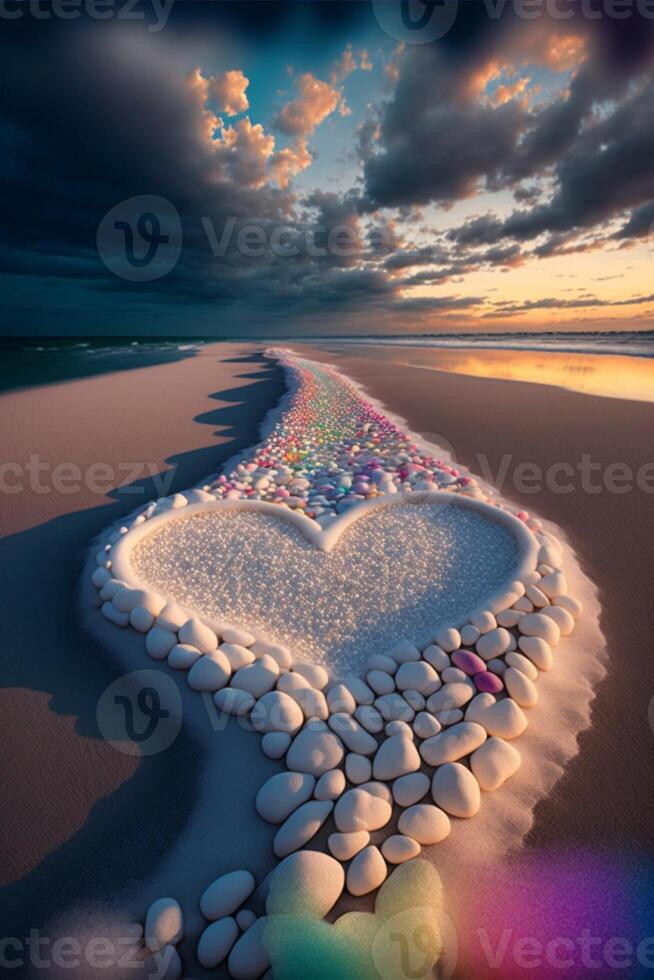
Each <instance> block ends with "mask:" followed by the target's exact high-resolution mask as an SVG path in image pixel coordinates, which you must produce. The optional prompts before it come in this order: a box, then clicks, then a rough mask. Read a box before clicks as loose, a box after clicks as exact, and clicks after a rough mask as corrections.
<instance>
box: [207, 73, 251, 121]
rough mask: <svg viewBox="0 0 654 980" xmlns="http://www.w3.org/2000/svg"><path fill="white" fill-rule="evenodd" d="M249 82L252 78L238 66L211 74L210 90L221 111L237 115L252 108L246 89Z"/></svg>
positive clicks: (229, 114)
mask: <svg viewBox="0 0 654 980" xmlns="http://www.w3.org/2000/svg"><path fill="white" fill-rule="evenodd" d="M249 84H250V80H249V79H248V78H246V77H245V75H244V74H243V72H242V71H241V69H240V68H237V69H234V70H232V71H226V72H223V73H222V74H221V75H211V76H210V78H209V91H210V93H211V96H212V98H213V99H215V101H216V102H217V104H218V107H219V109H220V111H221V112H224V113H225V114H226V115H228V116H237V115H238V114H239V113H241V112H247V110H248V109H249V108H250V103H249V102H248V97H247V95H246V91H245V90H246V89H247V87H248V85H249Z"/></svg>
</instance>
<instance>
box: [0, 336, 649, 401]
mask: <svg viewBox="0 0 654 980" xmlns="http://www.w3.org/2000/svg"><path fill="white" fill-rule="evenodd" d="M227 339H229V340H239V339H241V340H247V341H251V342H261V343H265V344H277V345H279V344H280V343H282V344H283V342H284V341H285V340H287V341H295V342H297V341H302V342H304V343H316V344H321V345H325V344H329V345H334V344H339V345H341V344H344V345H345V344H347V345H350V344H362V343H365V344H373V345H376V346H377V345H378V346H380V347H381V346H396V347H403V348H415V347H433V348H442V349H453V350H454V349H458V348H468V349H470V348H475V349H478V350H518V351H553V352H561V353H562V352H568V353H578V354H613V355H615V354H620V355H623V356H630V357H648V358H649V357H654V331H646V332H638V331H624V332H611V333H509V334H490V333H474V334H473V333H468V334H425V335H420V336H418V335H411V336H406V335H403V336H400V335H396V336H392V335H385V336H375V335H366V336H363V335H359V336H342V337H338V336H333V335H332V336H321V337H316V336H311V337H301V336H294V337H286V338H284V337H279V336H277V337H272V336H268V337H265V336H262V337H241V338H238V337H230V338H221V337H148V338H143V339H136V340H135V339H133V338H131V337H103V338H98V337H47V338H44V337H10V338H0V392H2V391H9V390H11V389H14V388H26V387H33V386H36V385H44V384H56V383H58V382H61V381H67V380H70V379H73V378H85V377H90V376H93V375H96V374H105V373H107V372H109V371H124V370H129V369H130V368H139V367H148V366H149V365H151V364H163V363H166V362H168V361H176V360H182V359H183V358H187V357H194V356H195V354H196V353H197V352H198V351H199V350H200V348H201V347H202V346H203V345H204V344H207V343H216V342H219V341H220V340H227Z"/></svg>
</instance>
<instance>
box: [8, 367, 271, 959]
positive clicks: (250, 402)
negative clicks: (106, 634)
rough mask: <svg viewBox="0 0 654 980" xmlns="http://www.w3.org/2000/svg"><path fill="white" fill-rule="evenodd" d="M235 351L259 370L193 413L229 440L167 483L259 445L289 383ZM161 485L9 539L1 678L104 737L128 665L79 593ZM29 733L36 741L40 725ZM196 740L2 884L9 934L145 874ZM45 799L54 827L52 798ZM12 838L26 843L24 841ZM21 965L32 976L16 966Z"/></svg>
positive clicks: (142, 769)
mask: <svg viewBox="0 0 654 980" xmlns="http://www.w3.org/2000/svg"><path fill="white" fill-rule="evenodd" d="M231 362H232V363H242V364H243V365H244V366H247V365H248V364H251V365H253V366H255V365H256V370H254V371H253V372H251V373H245V374H241V375H238V376H237V377H238V378H239V379H242V380H243V381H244V382H245V383H243V384H241V385H238V386H237V387H234V388H230V389H228V390H225V391H216V392H214V393H213V394H211V395H210V396H209V397H210V398H212V399H215V400H216V401H219V402H229V403H230V404H228V405H227V406H225V405H221V406H220V407H216V408H215V409H213V410H211V411H209V412H204V413H202V414H200V415H198V416H196V417H195V418H194V421H195V422H197V423H198V424H200V425H206V426H210V427H213V428H217V429H219V431H216V432H214V433H213V434H214V435H220V436H221V438H222V439H223V440H225V441H223V442H222V443H220V444H210V445H208V446H206V447H204V448H200V449H195V450H193V451H190V452H186V453H180V454H177V455H173V456H170V457H168V458H167V459H166V463H167V464H168V465H169V466H170V467H171V469H172V479H171V482H170V485H169V487H168V489H167V492H169V493H172V492H175V491H179V490H183V489H184V488H187V487H189V486H191V485H193V484H194V483H198V482H199V481H200V480H202V478H203V477H205V476H207V475H208V474H210V473H218V472H219V471H220V470H221V468H222V467H223V465H224V463H225V462H226V461H227V459H229V458H230V457H231V456H233V455H234V454H235V453H237V452H239V451H241V450H243V449H245V448H247V447H248V446H251V445H253V444H255V443H256V442H257V441H258V439H259V429H260V425H261V422H262V420H263V415H264V413H265V412H266V411H267V410H268V409H269V408H271V407H272V406H274V405H275V404H276V403H277V402H278V401H279V399H280V397H281V396H282V394H283V393H284V390H285V386H284V380H283V374H282V371H281V369H280V368H279V367H277V366H276V365H274V364H271V363H270V362H269V361H266V360H265V359H264V358H263V357H262V356H261V355H260V354H252V355H247V356H243V357H238V358H233V359H232V361H231ZM160 493H161V490H160V487H159V486H157V484H156V481H153V478H152V477H148V478H146V479H143V480H137V481H135V482H134V483H132V484H130V485H128V486H124V487H121V488H119V489H117V490H114V491H112V493H111V494H110V495H109V497H110V498H111V502H109V503H103V504H102V505H101V506H99V507H93V508H90V509H86V510H80V511H78V512H76V513H73V514H65V515H62V516H59V517H56V518H54V519H53V520H50V521H47V522H46V523H44V524H42V525H40V526H37V527H34V528H32V529H29V530H25V531H22V532H20V533H17V534H12V535H9V536H7V537H5V538H4V539H2V540H0V562H1V566H0V567H1V568H2V569H3V572H2V577H1V578H0V582H1V583H2V590H3V597H4V599H5V608H6V609H7V610H8V613H6V614H5V615H6V619H5V620H4V622H3V627H4V629H3V634H4V635H3V643H2V647H1V649H0V658H1V664H2V681H1V687H2V688H18V689H26V690H28V691H39V692H46V693H47V695H49V697H50V701H49V709H50V711H52V712H54V713H56V714H59V715H67V716H73V717H74V718H75V719H76V723H75V731H76V733H77V735H79V736H82V737H83V738H84V739H93V740H98V739H101V735H100V733H99V731H98V728H97V723H96V717H95V711H96V705H97V702H98V698H99V696H100V694H101V693H102V691H103V690H104V689H105V688H106V687H107V685H108V684H110V683H111V682H112V681H113V680H115V678H116V677H117V676H119V675H120V673H121V671H120V669H119V668H118V667H117V666H116V665H115V664H114V663H113V662H112V660H111V658H110V657H109V656H108V654H107V651H106V650H104V649H103V648H102V647H101V646H100V645H99V644H98V643H97V641H94V640H93V639H92V638H90V637H89V636H87V635H84V632H83V630H82V627H81V625H80V623H79V621H78V616H77V613H76V609H75V605H76V604H75V597H76V595H77V593H78V588H79V582H80V574H81V569H82V566H83V564H84V561H85V558H86V555H87V552H88V546H89V543H90V542H91V541H92V539H93V538H94V537H95V536H96V535H98V534H99V533H100V532H101V531H102V529H103V528H105V527H107V526H108V525H110V524H111V523H112V522H114V521H116V520H118V519H119V518H120V517H121V516H122V515H124V514H128V513H130V512H131V511H133V510H134V509H135V508H137V507H138V506H140V505H141V504H143V503H145V502H146V501H147V500H149V499H151V498H153V497H157V496H159V495H160ZM105 499H106V498H105ZM144 666H145V667H147V666H148V665H147V663H144V662H143V661H141V662H140V663H138V664H135V667H144ZM32 735H33V739H34V741H35V742H36V743H37V744H38V742H39V739H40V737H42V736H41V733H40V732H39V731H34V732H33V733H32ZM190 742H191V739H190V736H189V735H188V733H187V732H186V731H185V730H184V729H183V730H182V732H181V734H180V736H179V737H178V738H177V740H176V741H175V743H174V744H173V746H171V748H169V749H168V750H167V751H166V752H164V753H161V754H160V755H154V756H150V757H147V758H144V759H142V760H140V762H139V765H138V767H137V771H136V774H135V775H134V776H132V777H131V778H130V779H128V780H127V781H126V782H124V783H123V784H122V785H121V786H120V787H119V788H118V789H117V790H116V791H115V792H113V793H112V794H111V795H110V796H108V797H105V798H103V799H101V800H100V801H99V802H97V803H96V804H95V805H94V806H93V807H92V809H91V811H90V812H89V815H88V818H87V820H86V822H85V824H84V826H83V827H82V828H81V829H80V830H79V832H78V833H76V834H75V835H74V836H73V837H72V838H71V839H69V840H68V841H66V842H65V843H63V844H62V845H61V846H59V847H58V848H57V849H56V850H54V851H52V852H51V853H50V854H48V856H47V857H46V858H45V859H44V860H42V861H41V863H40V864H39V865H38V866H37V867H36V868H35V869H34V870H33V871H31V872H30V873H28V874H27V875H26V876H25V877H23V878H21V879H20V880H18V881H15V882H14V883H12V884H10V885H8V886H6V887H5V888H4V889H2V891H1V892H0V914H1V917H2V923H3V935H5V936H12V935H13V936H23V937H24V936H27V935H29V930H30V929H43V928H44V925H45V924H46V923H47V922H48V921H50V920H51V919H52V917H53V916H56V915H58V914H60V913H61V912H62V911H64V910H66V909H69V908H70V907H71V906H72V905H75V904H77V903H79V902H80V901H84V899H86V900H93V901H104V900H108V899H109V898H110V896H111V894H112V892H115V890H116V888H117V887H124V886H126V885H129V883H130V882H134V881H143V880H145V879H146V878H147V877H148V876H149V874H151V873H152V872H153V871H154V869H155V868H156V865H157V862H159V861H160V859H161V854H162V851H163V850H165V849H166V848H170V847H171V846H172V843H173V842H174V840H175V839H176V837H177V835H178V834H179V832H180V830H181V828H182V826H183V825H184V822H185V820H186V819H187V816H188V814H189V812H190V810H191V808H192V805H193V802H194V798H195V794H196V788H197V784H198V781H199V764H200V762H201V759H200V758H199V757H198V753H197V752H193V746H192V745H191V744H190ZM32 751H33V750H32ZM72 775H73V774H71V776H72ZM171 776H172V777H173V781H172V785H173V786H174V793H171V790H170V787H171ZM21 779H22V774H21V772H20V771H14V772H13V773H11V772H10V773H4V785H5V791H7V790H8V791H9V792H11V786H12V784H13V786H14V788H15V789H14V791H15V792H17V793H19V792H20V791H21ZM71 792H74V780H73V779H72V778H71ZM42 806H43V820H44V822H45V824H46V826H47V821H48V811H49V807H48V800H47V799H43V801H42ZM143 827H146V828H147V833H146V835H145V836H144V834H143V830H142V828H143ZM7 843H8V846H11V847H12V848H13V849H16V848H18V849H20V846H21V844H20V842H17V841H15V840H14V841H13V842H7ZM42 973H43V971H41V975H42ZM12 974H13V975H14V976H19V975H23V974H22V973H21V972H19V971H18V970H12Z"/></svg>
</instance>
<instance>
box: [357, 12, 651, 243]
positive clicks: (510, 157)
mask: <svg viewBox="0 0 654 980" xmlns="http://www.w3.org/2000/svg"><path fill="white" fill-rule="evenodd" d="M606 21H607V18H601V19H600V20H599V21H592V20H588V19H584V18H583V17H581V16H576V17H574V18H573V20H568V21H564V22H561V21H558V22H557V21H554V20H549V19H548V18H541V19H540V20H539V21H538V22H537V25H538V26H537V27H534V25H533V24H525V22H524V21H523V22H522V23H521V24H516V23H515V22H512V23H511V24H510V25H508V26H507V25H506V24H505V23H502V25H501V26H500V25H499V24H498V23H496V24H492V23H490V22H489V23H488V24H487V25H486V28H485V30H481V34H482V35H483V38H482V39H480V30H479V29H478V31H477V35H476V39H475V43H474V45H472V46H466V45H462V46H461V47H459V48H456V49H454V50H453V49H452V48H451V47H448V45H447V43H443V44H439V45H431V46H427V45H425V46H424V49H423V48H418V49H417V50H415V49H411V48H409V49H407V52H406V53H405V55H404V58H403V61H402V64H401V74H400V78H399V81H398V83H397V86H396V89H395V91H394V93H393V96H392V98H391V99H390V101H389V102H388V103H387V104H386V105H384V106H382V107H381V108H380V111H379V137H378V140H377V141H376V151H375V152H371V151H370V149H368V152H367V153H366V156H365V157H364V158H363V161H362V162H363V169H364V194H365V198H364V200H365V203H366V206H367V207H369V208H375V207H378V206H385V207H393V206H401V205H405V204H406V203H414V204H428V203H436V204H439V203H440V204H445V205H449V204H451V203H453V202H454V201H457V200H459V199H461V198H463V197H466V196H468V195H470V194H471V193H473V192H474V191H475V190H479V189H484V188H487V189H489V190H499V189H502V188H508V189H512V190H514V192H515V194H516V198H517V199H518V200H519V201H520V202H521V203H525V204H528V205H531V206H530V207H528V208H523V209H519V210H516V211H515V212H514V213H513V214H512V215H510V217H509V218H508V219H506V220H503V219H500V218H498V217H497V216H494V215H487V216H483V217H479V218H476V219H473V220H469V221H467V222H466V223H465V224H463V225H462V226H461V227H459V228H454V229H452V230H451V231H449V232H448V233H447V236H446V237H447V238H448V239H449V240H450V241H452V242H455V243H456V244H457V245H458V246H459V247H462V248H469V247H474V246H478V245H481V244H489V245H490V244H493V243H495V242H497V241H498V239H501V238H513V239H514V240H516V241H527V240H529V239H532V238H535V237H537V236H539V235H542V234H545V233H548V234H555V235H556V234H566V233H569V232H572V231H577V230H583V229H588V228H592V227H593V226H595V225H597V224H600V223H604V222H606V221H609V220H612V219H613V218H615V217H617V216H619V215H620V213H621V212H622V211H624V210H625V209H634V211H633V215H632V219H633V220H629V221H628V222H627V223H626V224H625V225H624V228H623V231H622V233H621V234H622V236H623V237H628V236H629V235H632V234H633V235H641V234H643V233H644V224H645V222H646V218H647V216H648V215H649V214H650V211H649V210H639V209H640V208H642V207H643V206H645V205H648V204H649V202H651V200H652V199H653V198H654V177H653V171H652V167H651V160H652V154H653V150H654V85H653V84H652V81H651V77H652V66H653V60H654V58H653V56H654V24H652V22H651V21H650V20H646V19H641V18H636V22H634V20H633V19H632V20H630V21H629V22H628V23H627V21H616V20H611V21H610V23H609V24H607V23H606ZM566 34H568V35H570V34H575V35H576V36H577V37H578V38H580V39H581V41H580V44H581V47H580V48H579V51H578V52H575V50H574V48H573V49H571V51H570V52H567V53H566V48H565V43H562V41H563V42H564V41H565V36H566ZM548 38H549V39H550V40H552V43H551V44H548V43H547V40H548ZM446 40H447V39H444V41H446ZM566 57H567V61H566ZM521 58H522V59H523V60H528V61H533V62H535V63H539V61H540V62H542V63H543V64H544V65H546V66H549V67H551V68H554V69H556V70H562V69H563V68H568V69H572V71H573V75H572V79H571V81H570V84H569V87H568V88H567V90H566V89H565V88H564V89H563V91H562V92H561V93H560V94H559V95H556V96H554V97H553V98H552V99H551V101H550V102H549V104H548V103H547V102H546V103H545V104H544V105H542V106H541V105H540V104H538V103H536V105H535V106H534V107H531V106H530V105H529V104H528V102H527V101H525V100H521V99H519V98H512V99H510V100H509V101H508V102H506V103H504V104H499V105H496V104H494V103H493V101H492V98H491V97H487V101H486V103H485V104H484V103H483V99H481V98H480V89H479V84H481V85H482V87H483V85H484V84H485V80H484V75H483V69H484V65H487V66H497V65H500V66H501V65H502V64H514V65H515V64H519V63H520V60H521ZM480 72H481V83H480V81H479V79H480ZM546 172H551V175H552V179H553V192H552V195H551V197H550V199H549V200H548V201H544V202H543V203H537V202H536V198H537V191H536V188H535V187H532V188H531V190H530V191H525V189H524V187H521V184H520V182H522V181H524V180H526V179H529V178H531V179H532V180H538V178H539V177H540V176H542V175H543V174H544V173H546ZM650 223H651V222H650Z"/></svg>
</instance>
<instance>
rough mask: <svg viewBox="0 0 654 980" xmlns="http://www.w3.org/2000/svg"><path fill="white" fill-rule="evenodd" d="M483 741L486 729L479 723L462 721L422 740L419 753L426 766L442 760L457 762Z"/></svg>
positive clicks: (439, 763)
mask: <svg viewBox="0 0 654 980" xmlns="http://www.w3.org/2000/svg"><path fill="white" fill-rule="evenodd" d="M485 741H486V731H485V729H484V728H482V726H481V725H478V724H477V723H475V722H472V721H462V722H459V724H458V725H452V727H451V728H448V729H447V731H445V732H440V733H439V734H438V735H434V736H433V738H428V739H427V740H426V741H425V742H423V743H422V745H421V746H420V755H421V756H422V758H423V759H424V760H425V762H426V763H427V765H428V766H440V765H442V764H443V763H444V762H458V761H459V759H462V758H463V757H464V756H466V755H470V753H471V752H474V750H475V749H477V748H479V746H480V745H482V744H483V743H484V742H485Z"/></svg>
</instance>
